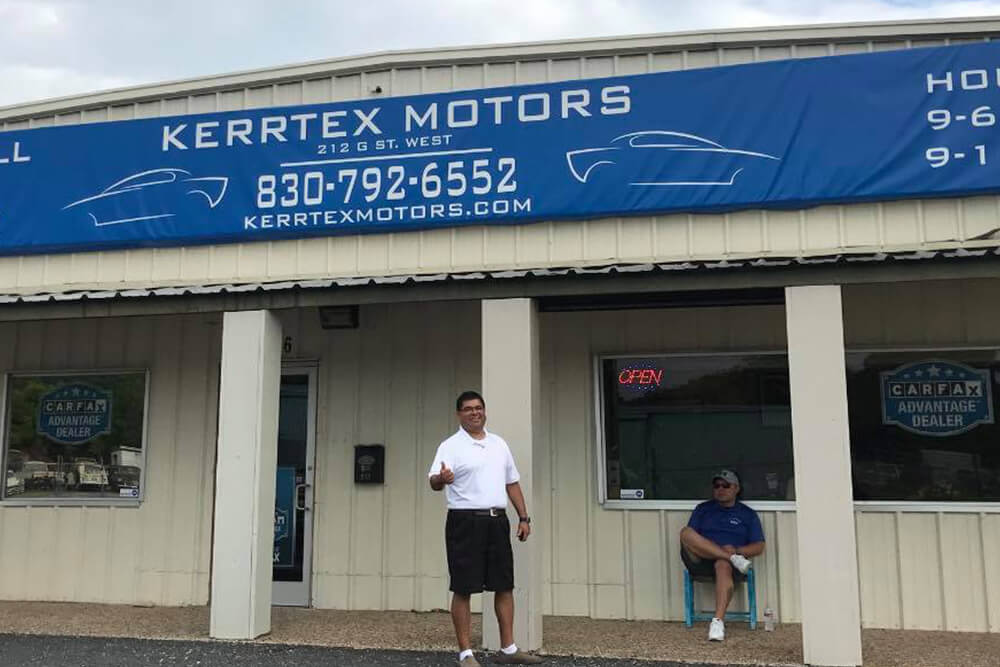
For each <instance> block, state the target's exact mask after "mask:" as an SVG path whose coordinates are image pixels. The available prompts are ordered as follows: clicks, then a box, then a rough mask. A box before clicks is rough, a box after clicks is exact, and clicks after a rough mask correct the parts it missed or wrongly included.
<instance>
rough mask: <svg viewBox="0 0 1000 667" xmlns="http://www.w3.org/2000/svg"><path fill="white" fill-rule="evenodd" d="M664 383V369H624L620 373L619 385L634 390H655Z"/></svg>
mask: <svg viewBox="0 0 1000 667" xmlns="http://www.w3.org/2000/svg"><path fill="white" fill-rule="evenodd" d="M662 382H663V369H662V368H623V369H622V371H621V372H620V373H618V384H619V385H621V386H623V387H629V388H632V389H655V388H657V387H659V386H660V385H661V384H662Z"/></svg>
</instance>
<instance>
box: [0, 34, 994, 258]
mask: <svg viewBox="0 0 1000 667" xmlns="http://www.w3.org/2000/svg"><path fill="white" fill-rule="evenodd" d="M998 111H1000V44H998V43H995V42H986V43H980V44H971V45H961V46H950V47H941V48H928V49H911V50H902V51H895V52H888V53H877V54H862V55H851V56H836V57H827V58H815V59H803V60H788V61H781V62H769V63H757V64H749V65H738V66H729V67H717V68H711V69H704V70H690V71H681V72H665V73H658V74H645V75H637V76H627V77H616V78H610V79H588V80H579V81H569V82H564V83H557V84H544V85H530V86H515V87H507V88H488V89H478V90H473V91H461V92H453V93H447V94H435V95H421V96H413V97H394V98H393V97H390V98H381V99H368V100H362V101H357V102H349V103H336V104H319V105H307V106H296V107H280V108H271V109H262V110H252V111H234V112H226V113H211V114H199V115H191V116H178V117H166V118H151V119H143V120H134V121H121V122H108V123H92V124H85V125H73V126H65V127H50V128H39V129H34V130H23V131H12V132H4V133H0V228H2V231H3V233H2V234H0V254H26V253H41V252H64V251H77V250H94V249H99V248H126V247H136V246H166V245H189V244H198V243H219V242H235V241H252V240H274V239H282V238H302V237H308V236H316V235H327V234H335V233H360V232H373V231H392V230H403V229H418V228H435V227H447V226H454V225H464V224H511V223H519V222H525V221H531V220H551V219H570V218H589V217H602V216H618V215H630V214H645V215H649V214H655V213H668V212H674V211H695V212H697V211H722V210H734V209H740V208H761V207H775V208H777V207H786V208H801V207H806V206H812V205H817V204H823V203H830V202H852V201H866V200H877V199H897V198H904V197H933V196H950V195H967V194H976V193H986V192H996V191H998V189H1000V170H998V169H997V165H998V164H1000V141H998V137H1000V133H998V132H997V117H996V114H997V113H998Z"/></svg>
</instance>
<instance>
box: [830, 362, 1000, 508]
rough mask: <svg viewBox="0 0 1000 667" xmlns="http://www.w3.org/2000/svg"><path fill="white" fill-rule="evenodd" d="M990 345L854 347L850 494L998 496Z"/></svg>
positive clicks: (999, 442)
mask: <svg viewBox="0 0 1000 667" xmlns="http://www.w3.org/2000/svg"><path fill="white" fill-rule="evenodd" d="M998 377H1000V360H998V354H997V353H996V352H994V351H974V350H966V351H948V352H934V353H928V352H920V353H914V352H864V353H862V352H854V353H848V355H847V394H848V404H849V410H850V423H851V458H852V473H853V476H854V499H855V500H893V501H978V502H984V501H988V502H995V501H1000V429H998V427H997V424H996V423H995V421H996V420H995V416H996V401H997V378H998Z"/></svg>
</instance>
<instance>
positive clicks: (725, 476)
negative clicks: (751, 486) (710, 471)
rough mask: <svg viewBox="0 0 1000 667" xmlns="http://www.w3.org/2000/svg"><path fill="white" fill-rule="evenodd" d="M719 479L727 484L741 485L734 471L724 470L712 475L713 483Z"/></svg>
mask: <svg viewBox="0 0 1000 667" xmlns="http://www.w3.org/2000/svg"><path fill="white" fill-rule="evenodd" d="M717 479H721V480H723V481H725V482H729V483H730V484H739V483H740V478H739V477H738V476H737V475H736V473H734V472H733V471H732V470H726V469H722V470H720V471H719V472H717V473H715V474H714V475H712V481H713V482H714V481H715V480H717Z"/></svg>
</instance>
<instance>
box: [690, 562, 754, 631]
mask: <svg viewBox="0 0 1000 667" xmlns="http://www.w3.org/2000/svg"><path fill="white" fill-rule="evenodd" d="M734 574H736V573H734ZM741 579H742V577H734V578H733V583H734V584H739V582H740V580H741ZM694 581H711V582H712V583H713V584H714V583H715V578H714V577H695V578H694V579H693V580H692V578H691V573H690V572H688V571H687V568H684V624H685V625H687V626H688V627H689V628H690V627H691V626H692V625H693V624H694V622H695V621H711V620H712V618H713V617H714V616H715V610H714V609H713V610H712V611H709V612H705V611H702V610H699V611H695V609H694ZM746 584H747V585H746V589H747V611H726V618H725V619H723V620H728V619H735V620H738V621H747V622H748V623H749V624H750V629H751V630H756V629H757V583H756V580H755V577H754V573H753V567H751V568H750V569H749V570H747V573H746Z"/></svg>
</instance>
